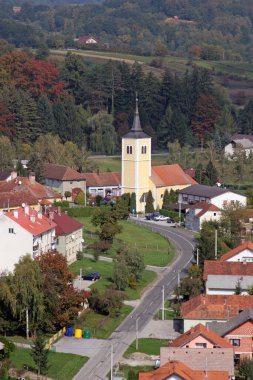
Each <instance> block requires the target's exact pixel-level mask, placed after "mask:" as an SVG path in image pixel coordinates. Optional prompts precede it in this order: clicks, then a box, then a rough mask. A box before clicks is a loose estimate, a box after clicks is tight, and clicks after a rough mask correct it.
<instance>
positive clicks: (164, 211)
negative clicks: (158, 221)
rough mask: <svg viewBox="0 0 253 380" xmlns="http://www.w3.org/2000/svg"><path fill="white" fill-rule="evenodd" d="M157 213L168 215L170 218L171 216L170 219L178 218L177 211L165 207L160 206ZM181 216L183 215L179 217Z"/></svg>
mask: <svg viewBox="0 0 253 380" xmlns="http://www.w3.org/2000/svg"><path fill="white" fill-rule="evenodd" d="M159 213H160V214H161V215H164V216H168V217H170V218H172V219H179V218H178V212H177V211H173V210H167V209H165V208H161V209H160V210H159ZM182 217H183V216H182V215H181V218H182Z"/></svg>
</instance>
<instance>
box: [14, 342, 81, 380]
mask: <svg viewBox="0 0 253 380" xmlns="http://www.w3.org/2000/svg"><path fill="white" fill-rule="evenodd" d="M10 359H11V361H12V363H13V365H14V367H15V368H20V369H24V365H28V366H29V367H30V368H33V369H34V370H35V365H34V362H33V359H32V358H31V356H30V350H29V349H25V348H16V349H15V350H14V352H12V353H11V356H10ZM48 359H49V360H48V361H49V370H48V376H49V377H51V378H53V379H55V380H71V379H72V378H73V377H74V376H75V374H76V373H77V372H78V371H79V369H80V368H81V367H82V366H83V365H84V364H85V363H86V362H87V361H88V358H87V357H84V356H79V355H73V354H65V353H58V352H50V353H49V358H48Z"/></svg>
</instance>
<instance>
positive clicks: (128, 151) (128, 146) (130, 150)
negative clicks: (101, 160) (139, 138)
mask: <svg viewBox="0 0 253 380" xmlns="http://www.w3.org/2000/svg"><path fill="white" fill-rule="evenodd" d="M132 153H133V147H132V145H127V154H132Z"/></svg>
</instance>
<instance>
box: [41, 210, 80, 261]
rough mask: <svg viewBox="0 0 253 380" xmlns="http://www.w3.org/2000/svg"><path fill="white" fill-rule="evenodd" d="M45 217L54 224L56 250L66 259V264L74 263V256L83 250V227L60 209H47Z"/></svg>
mask: <svg viewBox="0 0 253 380" xmlns="http://www.w3.org/2000/svg"><path fill="white" fill-rule="evenodd" d="M44 214H45V216H47V217H48V218H49V219H50V220H52V221H53V222H54V223H55V224H56V227H55V235H56V239H57V240H56V249H57V251H58V252H60V253H61V254H62V255H63V256H65V257H66V260H67V262H68V264H71V263H73V262H74V261H76V254H77V252H78V251H82V250H83V225H82V224H81V223H79V222H78V221H77V220H76V219H74V218H71V217H70V216H69V215H68V214H66V213H65V212H62V211H61V208H60V207H58V208H55V207H48V208H46V210H45V213H44Z"/></svg>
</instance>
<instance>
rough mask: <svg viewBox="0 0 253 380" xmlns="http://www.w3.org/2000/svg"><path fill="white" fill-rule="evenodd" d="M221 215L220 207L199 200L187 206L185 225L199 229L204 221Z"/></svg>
mask: <svg viewBox="0 0 253 380" xmlns="http://www.w3.org/2000/svg"><path fill="white" fill-rule="evenodd" d="M220 217H221V211H220V209H219V208H218V207H217V206H215V205H213V204H212V203H207V202H199V203H196V204H195V205H191V206H189V211H188V212H187V214H186V217H185V227H186V228H188V229H189V230H193V231H199V230H200V229H201V227H202V223H203V222H205V221H210V220H213V221H216V220H219V219H220Z"/></svg>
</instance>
